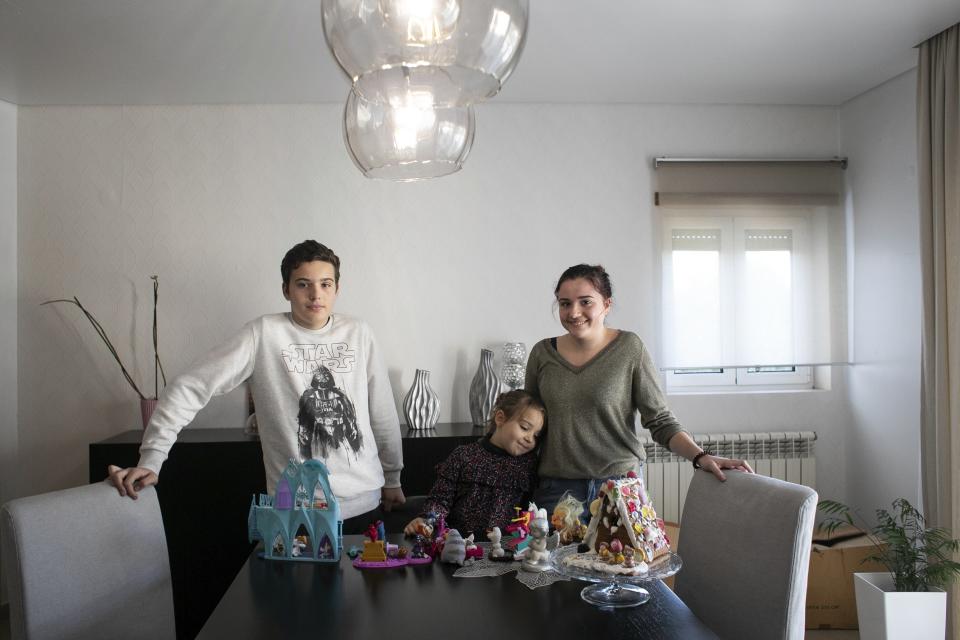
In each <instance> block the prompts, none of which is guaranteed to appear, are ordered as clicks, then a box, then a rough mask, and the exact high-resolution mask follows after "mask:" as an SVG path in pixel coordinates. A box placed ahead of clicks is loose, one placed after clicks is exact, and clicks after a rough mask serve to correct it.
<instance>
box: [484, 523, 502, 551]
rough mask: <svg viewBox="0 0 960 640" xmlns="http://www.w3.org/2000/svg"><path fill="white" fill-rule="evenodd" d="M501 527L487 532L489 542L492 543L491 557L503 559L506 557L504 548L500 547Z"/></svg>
mask: <svg viewBox="0 0 960 640" xmlns="http://www.w3.org/2000/svg"><path fill="white" fill-rule="evenodd" d="M502 535H503V534H501V533H500V527H494V528H493V529H490V531H487V540H489V541H490V557H491V558H502V557H503V556H504V552H503V547H501V546H500V538H501V536H502Z"/></svg>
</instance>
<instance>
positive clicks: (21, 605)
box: [0, 482, 176, 640]
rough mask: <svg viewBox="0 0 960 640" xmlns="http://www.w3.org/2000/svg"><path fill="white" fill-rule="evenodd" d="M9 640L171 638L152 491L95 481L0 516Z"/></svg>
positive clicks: (164, 561) (163, 548)
mask: <svg viewBox="0 0 960 640" xmlns="http://www.w3.org/2000/svg"><path fill="white" fill-rule="evenodd" d="M0 520H2V521H0V529H2V530H0V534H2V546H3V570H4V573H5V574H6V576H7V587H8V592H9V597H10V626H11V631H12V634H13V638H14V639H17V638H29V639H30V640H44V639H46V638H58V639H59V638H124V637H130V638H137V640H142V639H143V638H174V637H175V636H176V627H175V624H174V614H173V590H172V588H171V583H170V561H169V557H168V556H167V541H166V538H165V536H164V531H163V520H162V518H161V516H160V504H159V503H158V501H157V493H156V491H155V490H154V489H153V488H152V487H151V488H148V489H145V490H143V491H141V492H140V494H139V498H138V499H137V500H131V499H130V498H121V497H120V495H119V494H118V493H117V491H116V489H114V488H113V487H111V486H109V485H107V484H106V483H102V482H101V483H98V484H92V485H87V486H84V487H77V488H74V489H67V490H65V491H56V492H53V493H45V494H42V495H38V496H32V497H29V498H21V499H19V500H13V501H11V502H8V503H7V504H5V505H3V508H2V510H0Z"/></svg>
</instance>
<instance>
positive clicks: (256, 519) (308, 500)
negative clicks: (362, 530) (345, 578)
mask: <svg viewBox="0 0 960 640" xmlns="http://www.w3.org/2000/svg"><path fill="white" fill-rule="evenodd" d="M342 527H343V522H342V520H341V519H340V505H339V504H338V503H337V499H336V497H335V496H334V495H333V491H331V489H330V477H329V471H327V467H326V465H324V464H323V463H322V462H320V461H318V460H307V461H306V462H304V463H303V464H298V463H297V462H295V461H293V460H290V462H289V463H288V464H287V468H286V469H284V471H283V473H282V474H281V475H280V479H279V480H278V481H277V489H276V494H275V495H274V496H269V495H266V494H262V493H261V494H260V496H259V499H257V498H256V497H254V498H252V499H251V501H250V513H249V515H248V516H247V531H248V537H249V539H250V542H253V541H255V540H263V546H264V549H263V553H262V555H263V557H264V558H268V559H271V560H291V561H298V562H338V561H339V560H340V551H341V549H342V547H343V531H342Z"/></svg>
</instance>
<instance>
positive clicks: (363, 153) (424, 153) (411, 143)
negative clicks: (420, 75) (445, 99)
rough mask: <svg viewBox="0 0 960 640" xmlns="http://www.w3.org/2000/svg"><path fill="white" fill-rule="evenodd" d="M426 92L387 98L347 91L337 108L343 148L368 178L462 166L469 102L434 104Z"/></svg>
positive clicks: (469, 137) (468, 142)
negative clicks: (375, 98) (340, 108)
mask: <svg viewBox="0 0 960 640" xmlns="http://www.w3.org/2000/svg"><path fill="white" fill-rule="evenodd" d="M432 101H433V99H432V96H430V95H429V94H410V95H408V96H406V97H405V99H403V100H399V99H398V100H396V101H395V102H394V103H393V104H390V103H383V102H372V101H369V100H366V99H364V98H362V97H361V96H359V95H357V93H356V92H355V91H351V92H350V95H349V97H348V98H347V105H346V108H345V109H344V114H343V131H344V137H345V138H346V143H347V149H348V150H349V152H350V155H351V157H352V158H353V161H354V163H355V164H356V165H357V167H358V168H359V169H360V171H362V172H363V174H364V175H365V176H367V177H368V178H381V179H387V180H397V181H402V182H406V181H411V180H423V179H426V178H437V177H440V176H445V175H448V174H451V173H454V172H456V171H459V170H460V169H461V168H462V167H463V163H464V161H465V160H466V159H467V155H468V154H469V153H470V147H471V146H473V135H474V131H475V129H476V119H475V117H474V114H473V107H469V106H466V107H441V108H438V107H434V106H432Z"/></svg>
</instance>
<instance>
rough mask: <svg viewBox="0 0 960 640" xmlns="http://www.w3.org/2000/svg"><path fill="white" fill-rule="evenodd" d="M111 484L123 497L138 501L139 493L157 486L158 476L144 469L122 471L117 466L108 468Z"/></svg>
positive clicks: (131, 468) (130, 468)
mask: <svg viewBox="0 0 960 640" xmlns="http://www.w3.org/2000/svg"><path fill="white" fill-rule="evenodd" d="M107 473H108V474H110V477H109V478H108V480H109V482H110V484H112V485H113V486H114V487H116V488H117V491H118V492H119V493H120V495H121V496H130V497H131V498H132V499H133V500H136V499H137V492H138V491H140V490H141V489H146V488H147V487H149V486H151V485H155V484H157V474H155V473H154V472H153V471H150V469H144V468H143V467H129V468H127V469H121V468H120V467H118V466H117V465H115V464H111V465H110V466H108V467H107Z"/></svg>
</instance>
